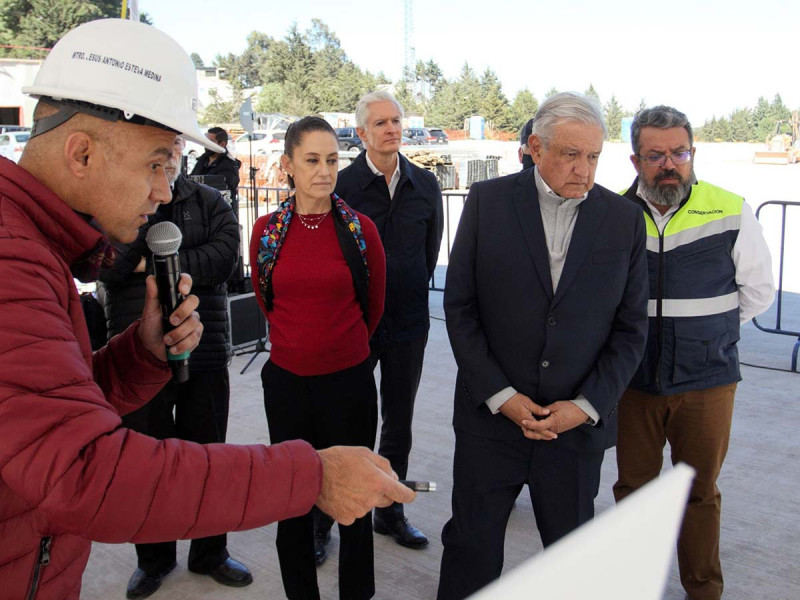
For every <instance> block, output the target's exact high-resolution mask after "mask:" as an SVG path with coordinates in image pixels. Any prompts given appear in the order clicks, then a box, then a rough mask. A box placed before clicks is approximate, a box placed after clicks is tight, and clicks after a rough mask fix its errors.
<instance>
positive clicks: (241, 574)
mask: <svg viewBox="0 0 800 600" xmlns="http://www.w3.org/2000/svg"><path fill="white" fill-rule="evenodd" d="M189 570H190V571H192V572H193V573H198V574H200V575H209V576H210V577H211V578H212V579H213V580H214V581H216V582H217V583H219V584H222V585H227V586H229V587H244V586H246V585H250V584H251V583H253V575H252V574H251V573H250V570H249V569H248V568H247V567H245V566H244V565H243V564H242V563H240V562H239V561H238V560H235V559H233V558H230V557H229V558H226V559H225V562H223V563H222V564H221V565H219V566H218V567H216V568H214V569H211V570H210V571H202V572H201V571H193V570H192V569H189Z"/></svg>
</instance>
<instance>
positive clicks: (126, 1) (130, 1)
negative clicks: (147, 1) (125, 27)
mask: <svg viewBox="0 0 800 600" xmlns="http://www.w3.org/2000/svg"><path fill="white" fill-rule="evenodd" d="M128 8H130V13H129V15H128V18H129V19H130V20H131V21H138V20H139V0H122V18H123V19H124V18H125V14H126V13H128Z"/></svg>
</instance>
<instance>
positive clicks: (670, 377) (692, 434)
mask: <svg viewBox="0 0 800 600" xmlns="http://www.w3.org/2000/svg"><path fill="white" fill-rule="evenodd" d="M631 142H632V145H633V154H632V155H631V162H632V163H633V166H634V168H635V169H636V172H637V173H638V177H637V178H636V179H635V180H634V182H633V185H631V187H630V188H629V189H628V190H627V191H626V192H625V193H624V195H625V196H626V197H627V198H628V199H630V200H631V201H633V202H635V203H636V204H638V205H639V206H641V208H642V210H643V212H644V220H645V224H646V228H647V263H648V271H649V276H650V300H649V305H648V316H649V322H650V324H649V335H648V340H647V348H646V350H645V353H644V358H643V359H642V364H641V365H639V368H638V370H637V371H636V374H635V375H634V376H633V379H632V380H631V383H630V385H629V387H628V389H627V390H626V391H625V393H624V394H623V396H622V399H621V401H620V403H619V434H618V439H617V467H618V471H619V479H618V480H617V483H616V484H615V485H614V497H615V498H616V500H617V501H620V500H622V499H623V498H624V497H626V496H627V495H628V494H630V493H632V492H634V491H635V490H637V489H638V488H639V487H641V486H642V485H644V484H645V483H647V482H648V481H650V480H651V479H654V478H655V477H657V476H658V474H659V472H660V471H661V463H662V456H663V450H664V444H665V442H666V441H669V444H670V449H671V453H672V456H671V458H672V462H673V464H675V463H677V462H681V461H683V462H686V463H687V464H689V465H691V466H692V467H694V468H695V470H696V471H697V477H696V478H695V480H694V482H693V484H692V490H691V493H690V495H689V504H688V506H687V508H686V514H685V516H684V522H683V528H682V529H681V533H680V537H679V538H678V565H679V567H680V575H681V583H682V584H683V587H684V589H685V590H686V598H690V599H691V600H719V599H720V598H721V597H722V587H723V582H722V568H721V566H720V559H719V527H720V506H721V496H720V492H719V490H718V489H717V485H716V481H717V477H718V475H719V472H720V469H721V468H722V462H723V460H724V459H725V453H726V452H727V449H728V439H729V437H730V429H731V419H732V416H733V397H734V394H735V391H736V384H737V382H738V381H739V380H741V376H740V374H739V356H738V351H737V348H736V342H737V341H738V340H739V325H740V324H741V323H744V322H746V321H748V320H750V319H751V318H753V317H754V316H757V315H759V314H761V313H762V312H764V311H765V310H766V309H767V308H768V307H769V306H770V304H772V299H773V296H774V293H775V288H774V284H773V280H772V267H771V260H770V255H769V250H768V249H767V244H766V242H765V240H764V236H763V234H762V231H761V226H760V225H759V223H758V221H756V219H755V216H754V215H753V211H752V209H751V208H750V207H749V206H748V205H747V204H746V203H745V202H744V198H742V197H741V196H737V195H735V194H732V193H731V192H728V191H725V190H723V189H722V188H718V187H716V186H714V185H711V184H709V183H706V182H704V181H698V180H697V178H696V177H695V174H694V155H695V148H694V146H693V136H692V126H691V125H690V124H689V120H688V119H687V118H686V115H684V114H683V113H681V112H679V111H677V110H675V109H674V108H671V107H668V106H656V107H654V108H648V109H645V110H642V111H640V112H639V113H638V114H637V115H636V118H635V119H634V122H633V125H632V127H631Z"/></svg>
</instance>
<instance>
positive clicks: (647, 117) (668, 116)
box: [631, 104, 694, 156]
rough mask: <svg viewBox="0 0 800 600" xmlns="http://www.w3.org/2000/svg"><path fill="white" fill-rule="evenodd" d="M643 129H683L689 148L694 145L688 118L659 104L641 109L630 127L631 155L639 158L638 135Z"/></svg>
mask: <svg viewBox="0 0 800 600" xmlns="http://www.w3.org/2000/svg"><path fill="white" fill-rule="evenodd" d="M644 127H655V128H656V129H672V128H674V127H683V128H684V129H685V130H686V133H688V134H689V147H690V148H691V147H692V146H693V145H694V134H693V133H692V125H691V123H689V119H688V117H687V116H686V115H685V114H683V113H682V112H681V111H679V110H678V109H676V108H672V107H671V106H665V105H663V104H660V105H659V106H654V107H653V108H643V109H642V110H640V111H639V112H638V113H636V116H635V117H634V119H633V124H632V125H631V146H633V153H634V154H635V155H636V156H639V149H640V148H641V146H639V135H640V134H641V133H642V128H644Z"/></svg>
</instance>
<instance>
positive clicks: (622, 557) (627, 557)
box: [470, 464, 694, 600]
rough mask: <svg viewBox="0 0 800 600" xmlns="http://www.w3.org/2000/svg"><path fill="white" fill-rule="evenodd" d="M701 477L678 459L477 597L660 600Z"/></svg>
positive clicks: (500, 599)
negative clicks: (690, 497) (688, 503)
mask: <svg viewBox="0 0 800 600" xmlns="http://www.w3.org/2000/svg"><path fill="white" fill-rule="evenodd" d="M693 477H694V469H692V468H691V467H688V466H687V465H685V464H679V465H677V466H676V467H675V468H674V469H672V470H671V471H669V472H668V473H666V474H665V475H662V476H661V477H659V478H658V479H656V480H654V481H652V482H650V483H649V484H647V485H646V486H644V487H643V488H642V489H640V490H638V491H637V492H635V493H634V494H631V495H630V496H628V497H627V498H625V500H623V501H622V502H620V503H619V504H618V505H617V506H616V507H613V508H611V509H609V510H607V511H606V512H604V513H603V514H601V515H600V516H598V517H597V518H595V519H593V520H592V521H590V522H588V523H586V524H585V525H583V526H582V527H580V528H578V529H576V530H575V531H573V532H572V533H571V534H569V535H568V536H566V537H564V538H563V539H561V540H559V541H558V542H557V543H555V544H553V545H552V546H550V547H549V548H547V550H545V551H544V552H542V553H541V554H538V555H536V556H534V557H533V558H531V559H530V560H528V561H526V562H525V563H523V564H521V565H520V566H518V567H517V568H515V569H514V570H513V571H510V572H509V573H507V574H505V575H504V576H503V577H501V578H500V579H498V580H497V581H495V582H493V583H491V584H490V585H488V586H486V587H485V588H484V589H482V590H481V591H479V592H478V593H476V594H474V595H473V596H471V597H470V598H471V600H523V599H525V600H528V599H532V598H537V599H546V600H578V599H582V598H587V599H591V600H660V599H661V598H662V596H663V593H664V587H665V585H666V581H667V576H668V574H669V567H670V562H671V559H672V556H673V552H674V548H675V541H676V539H677V537H678V531H679V529H680V525H681V521H682V518H683V511H684V508H685V507H686V499H687V497H688V495H689V486H690V485H691V481H692V478H693Z"/></svg>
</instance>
